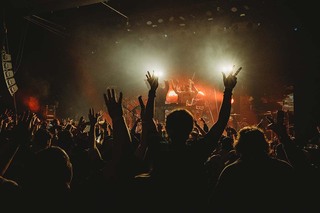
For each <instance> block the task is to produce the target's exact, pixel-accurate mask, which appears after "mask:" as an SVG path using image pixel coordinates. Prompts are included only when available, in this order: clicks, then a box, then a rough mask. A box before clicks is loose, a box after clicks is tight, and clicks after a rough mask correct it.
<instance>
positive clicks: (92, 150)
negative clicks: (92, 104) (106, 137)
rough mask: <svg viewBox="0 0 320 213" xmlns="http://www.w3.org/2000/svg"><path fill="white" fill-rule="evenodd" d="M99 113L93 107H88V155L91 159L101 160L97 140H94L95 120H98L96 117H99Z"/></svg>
mask: <svg viewBox="0 0 320 213" xmlns="http://www.w3.org/2000/svg"><path fill="white" fill-rule="evenodd" d="M99 116H100V115H99V113H95V112H94V109H93V108H90V109H89V114H88V117H89V122H90V130H89V144H90V147H89V157H90V159H92V160H97V159H99V160H101V159H102V157H101V154H100V151H99V149H98V148H97V142H96V133H95V132H96V131H95V128H96V125H97V121H98V117H99Z"/></svg>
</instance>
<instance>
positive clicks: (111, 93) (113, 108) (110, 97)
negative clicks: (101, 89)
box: [103, 89, 123, 120]
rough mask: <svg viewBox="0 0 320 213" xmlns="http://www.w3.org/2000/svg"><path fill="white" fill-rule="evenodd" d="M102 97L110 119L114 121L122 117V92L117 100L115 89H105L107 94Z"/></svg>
mask: <svg viewBox="0 0 320 213" xmlns="http://www.w3.org/2000/svg"><path fill="white" fill-rule="evenodd" d="M103 97H104V102H105V104H106V106H107V109H108V112H109V115H110V117H111V119H112V120H115V119H118V118H120V117H122V116H123V109H122V92H120V93H119V98H117V95H116V93H115V89H107V94H105V93H104V94H103Z"/></svg>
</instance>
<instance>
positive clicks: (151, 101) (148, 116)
mask: <svg viewBox="0 0 320 213" xmlns="http://www.w3.org/2000/svg"><path fill="white" fill-rule="evenodd" d="M146 77H147V81H148V83H149V85H150V90H149V93H148V100H147V104H146V107H145V113H144V114H142V115H141V118H142V133H141V139H140V145H139V146H138V148H137V150H136V156H137V157H138V158H140V159H144V157H145V154H146V151H147V148H148V145H149V144H148V140H149V136H150V134H152V133H155V132H157V127H156V124H155V123H154V120H153V116H154V110H155V109H154V105H155V97H156V91H157V88H158V86H159V84H158V77H156V76H155V75H154V73H153V74H152V75H151V74H150V72H149V71H148V72H147V75H146ZM139 102H140V106H141V108H143V109H144V104H143V102H142V99H141V98H140V99H139Z"/></svg>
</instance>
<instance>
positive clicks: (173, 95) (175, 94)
mask: <svg viewBox="0 0 320 213" xmlns="http://www.w3.org/2000/svg"><path fill="white" fill-rule="evenodd" d="M168 96H169V97H175V96H178V95H177V93H175V92H174V91H173V90H170V91H169V92H168Z"/></svg>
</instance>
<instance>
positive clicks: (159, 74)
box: [154, 70, 164, 78]
mask: <svg viewBox="0 0 320 213" xmlns="http://www.w3.org/2000/svg"><path fill="white" fill-rule="evenodd" d="M154 75H155V76H157V77H158V78H161V77H163V76H164V73H163V71H161V70H157V71H154Z"/></svg>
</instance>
